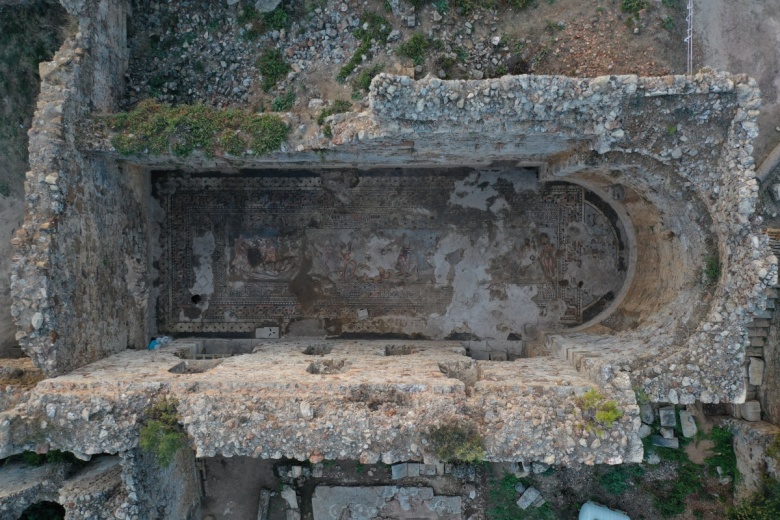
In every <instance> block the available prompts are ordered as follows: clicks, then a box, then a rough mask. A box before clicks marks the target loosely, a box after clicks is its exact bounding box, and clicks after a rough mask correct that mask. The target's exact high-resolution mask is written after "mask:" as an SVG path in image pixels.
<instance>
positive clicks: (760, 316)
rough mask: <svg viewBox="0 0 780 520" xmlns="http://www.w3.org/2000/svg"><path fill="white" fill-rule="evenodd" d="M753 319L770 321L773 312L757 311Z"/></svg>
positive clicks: (767, 310)
mask: <svg viewBox="0 0 780 520" xmlns="http://www.w3.org/2000/svg"><path fill="white" fill-rule="evenodd" d="M753 319H754V320H756V319H759V320H769V319H772V311H771V310H769V309H766V310H763V311H756V312H754V313H753Z"/></svg>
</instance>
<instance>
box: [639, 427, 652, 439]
mask: <svg viewBox="0 0 780 520" xmlns="http://www.w3.org/2000/svg"><path fill="white" fill-rule="evenodd" d="M651 433H653V430H652V429H651V428H650V426H648V425H646V424H643V425H642V426H640V427H639V438H640V439H644V438H645V437H648V436H649V435H650V434H651Z"/></svg>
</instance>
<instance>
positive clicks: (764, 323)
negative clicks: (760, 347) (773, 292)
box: [748, 318, 769, 329]
mask: <svg viewBox="0 0 780 520" xmlns="http://www.w3.org/2000/svg"><path fill="white" fill-rule="evenodd" d="M748 327H751V328H757V327H760V328H762V329H768V328H769V320H765V319H760V320H757V319H755V318H754V319H753V323H751V324H750V325H748Z"/></svg>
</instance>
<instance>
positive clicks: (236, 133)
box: [107, 100, 289, 157]
mask: <svg viewBox="0 0 780 520" xmlns="http://www.w3.org/2000/svg"><path fill="white" fill-rule="evenodd" d="M107 122H108V124H109V126H111V128H112V129H113V130H114V131H115V132H117V133H116V135H115V136H114V137H113V138H112V140H111V143H112V144H113V146H114V148H115V149H116V150H117V151H118V152H119V153H121V154H123V155H133V154H150V155H164V154H168V153H174V154H176V155H178V156H187V155H189V154H191V153H192V152H194V151H195V150H199V151H201V152H203V153H204V154H205V155H206V156H208V157H213V156H215V155H216V154H217V153H229V154H232V155H239V154H241V153H243V152H244V151H245V150H246V149H247V148H248V149H251V150H252V151H253V152H254V153H255V154H258V155H263V154H267V153H269V152H272V151H274V150H276V149H278V148H279V146H280V145H281V144H282V143H283V142H284V141H285V140H286V139H287V134H288V132H289V128H288V127H287V125H285V124H284V122H283V121H282V120H281V119H279V118H278V117H277V116H274V115H266V114H261V115H256V114H249V113H246V112H243V111H241V110H237V109H225V110H218V109H215V108H211V107H207V106H205V105H201V104H197V105H180V106H176V107H172V106H170V105H166V104H161V103H157V102H155V101H153V100H145V101H142V102H141V103H139V104H138V106H137V107H136V108H135V109H133V110H132V111H130V112H125V113H121V114H114V115H112V116H109V117H108V118H107Z"/></svg>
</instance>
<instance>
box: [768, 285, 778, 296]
mask: <svg viewBox="0 0 780 520" xmlns="http://www.w3.org/2000/svg"><path fill="white" fill-rule="evenodd" d="M766 297H767V298H772V299H774V298H777V289H775V288H773V287H770V288H768V289H767V290H766Z"/></svg>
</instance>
